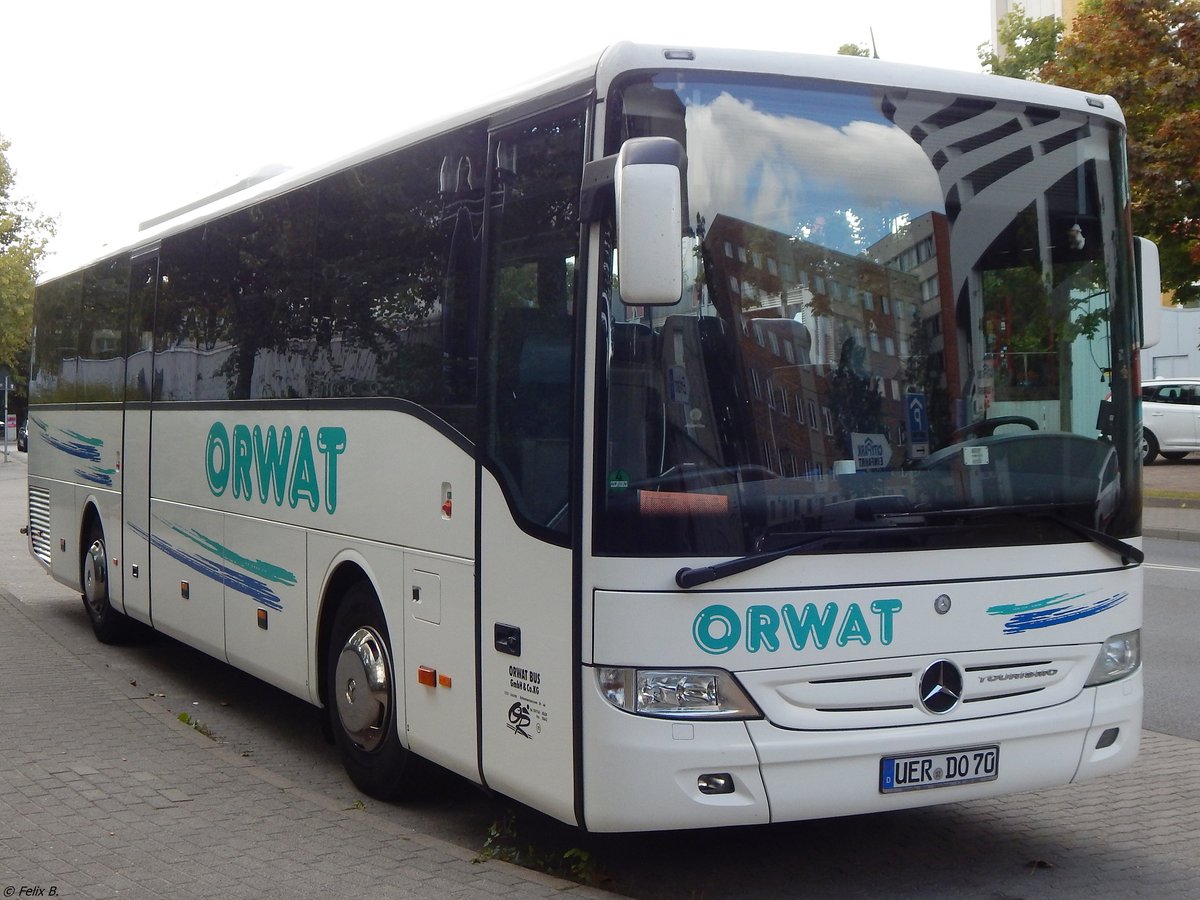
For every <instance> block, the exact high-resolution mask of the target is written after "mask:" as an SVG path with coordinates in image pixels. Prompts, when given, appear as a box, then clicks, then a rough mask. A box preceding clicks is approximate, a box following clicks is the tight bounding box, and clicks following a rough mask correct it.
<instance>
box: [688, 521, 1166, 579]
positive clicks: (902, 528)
mask: <svg viewBox="0 0 1200 900" xmlns="http://www.w3.org/2000/svg"><path fill="white" fill-rule="evenodd" d="M1005 515H1018V516H1032V517H1036V518H1044V519H1049V520H1050V521H1052V522H1054V524H1056V525H1059V526H1061V527H1063V528H1066V529H1067V530H1068V531H1071V532H1073V533H1075V534H1077V535H1079V536H1080V537H1085V538H1087V539H1088V540H1090V541H1092V542H1094V543H1096V544H1099V545H1100V546H1101V547H1104V548H1105V549H1106V550H1109V551H1111V552H1112V553H1113V554H1115V555H1116V556H1118V557H1120V559H1121V564H1122V565H1129V562H1130V560H1132V561H1133V562H1134V563H1135V564H1137V565H1141V563H1143V562H1144V561H1145V559H1146V554H1145V553H1143V552H1142V551H1141V550H1139V549H1138V548H1137V547H1135V546H1133V544H1130V543H1128V542H1127V541H1123V540H1121V539H1120V538H1115V537H1113V536H1112V535H1109V534H1105V533H1104V532H1102V531H1097V530H1096V529H1095V528H1090V527H1089V526H1087V525H1083V524H1080V523H1079V522H1074V521H1072V520H1071V519H1068V518H1067V517H1066V516H1064V515H1062V508H1061V507H1060V506H1056V505H1054V504H1028V505H1025V506H981V507H966V508H963V509H937V510H921V509H916V510H912V511H911V512H905V513H880V514H878V515H877V516H876V519H877V520H878V521H880V522H886V521H887V520H888V519H892V520H896V519H903V520H904V521H905V522H914V521H923V522H925V523H929V522H930V520H931V519H933V520H936V519H939V518H951V519H979V518H989V517H992V516H1005ZM945 527H946V526H945V525H934V524H924V525H916V524H904V525H891V526H886V525H885V526H882V527H875V528H846V529H838V530H833V531H815V532H810V533H809V534H808V536H807V537H806V538H805V539H804V540H802V541H799V542H797V543H795V544H790V545H789V546H787V547H783V548H781V549H779V550H771V551H769V552H766V553H754V554H750V555H748V556H739V557H737V558H736V559H729V560H726V561H725V562H719V563H713V564H712V565H710V566H684V567H683V568H682V569H680V570H679V571H678V572H676V573H675V583H676V584H677V585H679V586H680V587H681V588H694V587H699V586H700V585H702V584H709V583H710V582H713V581H718V580H719V579H722V578H728V577H729V576H730V575H737V574H740V573H741V572H748V571H750V570H751V569H757V568H758V567H759V566H765V565H766V564H767V563H771V562H774V561H775V560H777V559H782V558H783V557H785V556H792V555H794V554H796V553H799V552H801V551H810V550H815V549H817V548H818V547H821V546H824V545H825V544H828V543H831V542H833V541H840V540H842V539H845V538H871V539H872V540H877V539H878V538H879V537H881V536H885V535H886V536H891V535H896V534H904V535H913V534H932V533H936V532H938V531H943V530H944V529H945Z"/></svg>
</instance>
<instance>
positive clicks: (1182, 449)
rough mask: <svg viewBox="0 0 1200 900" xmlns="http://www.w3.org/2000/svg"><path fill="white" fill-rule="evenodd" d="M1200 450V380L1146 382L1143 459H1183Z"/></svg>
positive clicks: (1144, 383) (1146, 461) (1184, 379)
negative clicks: (1160, 457) (1160, 456)
mask: <svg viewBox="0 0 1200 900" xmlns="http://www.w3.org/2000/svg"><path fill="white" fill-rule="evenodd" d="M1198 450H1200V378H1156V379H1154V380H1153V381H1143V382H1142V456H1143V461H1144V462H1145V463H1146V464H1147V465H1149V464H1150V463H1152V462H1153V461H1154V459H1155V457H1157V456H1159V455H1160V454H1161V455H1162V456H1163V457H1164V458H1166V459H1183V457H1185V456H1187V455H1188V454H1189V453H1192V452H1194V451H1198Z"/></svg>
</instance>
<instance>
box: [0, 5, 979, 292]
mask: <svg viewBox="0 0 1200 900" xmlns="http://www.w3.org/2000/svg"><path fill="white" fill-rule="evenodd" d="M990 6H991V4H990V2H989V0H854V2H853V3H830V2H828V0H719V2H717V0H693V2H690V3H687V4H682V3H678V4H670V3H664V2H661V0H657V2H656V0H605V2H600V3H584V2H564V0H507V2H495V0H493V2H486V3H485V2H479V0H450V2H446V0H440V2H439V0H390V2H389V0H323V2H310V0H289V2H278V0H240V2H234V0H205V2H204V3H198V2H182V0H89V2H78V0H6V2H5V3H4V4H3V6H2V7H0V23H2V25H3V30H4V41H3V56H2V57H0V58H2V59H3V63H4V67H3V68H4V74H5V76H6V77H5V80H6V84H5V86H4V88H3V89H0V135H3V136H4V137H5V138H6V139H7V140H8V141H9V142H10V144H11V146H10V148H9V150H8V161H9V163H10V164H11V166H12V167H13V169H14V170H15V172H16V185H15V193H16V195H17V196H19V197H22V198H24V199H27V200H30V201H31V202H32V203H33V204H34V205H35V207H36V208H37V209H38V211H39V212H41V213H42V214H44V215H48V216H51V217H53V218H54V219H55V220H56V223H57V226H56V227H57V234H56V236H55V237H54V239H53V240H52V242H51V245H50V251H51V256H50V257H49V258H48V259H47V260H46V261H45V262H44V264H43V266H42V269H43V270H44V271H46V270H53V269H59V268H62V267H64V266H66V265H70V264H72V263H74V262H76V261H78V262H83V261H85V260H86V259H87V258H91V257H93V256H95V255H97V254H99V252H100V250H101V248H102V247H103V246H104V244H105V243H107V242H109V241H112V242H118V241H123V240H124V239H125V238H127V237H128V236H129V235H130V234H131V233H132V232H133V231H134V230H135V229H136V227H137V224H138V223H139V222H142V221H145V220H147V219H150V218H152V217H154V216H157V215H159V214H161V213H164V212H166V211H168V210H171V209H175V208H178V207H180V206H183V205H184V204H187V203H189V202H191V201H193V200H196V199H198V198H200V197H203V196H206V195H208V194H210V193H212V192H214V191H216V190H219V189H221V188H223V187H225V186H227V185H230V184H233V183H235V182H237V181H239V180H241V179H243V178H246V177H248V176H250V175H251V174H253V173H254V172H256V171H258V170H260V169H262V168H263V167H264V166H267V165H273V164H283V165H288V166H303V165H306V164H309V163H315V162H318V161H320V160H322V159H326V158H333V157H337V156H339V155H341V154H343V153H346V152H349V151H351V150H353V149H355V148H357V147H360V146H364V145H366V144H369V143H372V142H373V141H375V140H377V139H380V138H384V137H387V136H389V135H393V134H396V133H399V132H402V131H405V130H407V129H408V128H411V127H413V126H418V125H422V124H424V123H427V122H431V121H434V120H436V119H437V118H438V117H440V116H441V115H443V114H445V113H453V112H457V111H460V110H464V109H470V108H472V107H474V106H476V105H477V104H479V103H480V102H481V101H483V100H485V99H487V98H488V97H491V96H494V95H497V94H500V93H504V89H505V88H507V87H510V86H518V85H520V84H522V83H524V82H527V81H530V80H532V79H534V78H536V77H537V76H539V75H541V74H543V73H547V72H552V71H554V70H555V69H557V68H560V67H561V66H562V65H564V64H569V63H572V62H575V61H577V60H580V59H582V58H584V57H587V56H591V55H598V54H599V52H600V51H601V50H602V49H603V48H604V47H605V46H607V45H609V44H611V43H614V42H616V41H619V40H634V41H644V42H648V43H654V44H663V45H664V46H666V45H670V46H706V47H711V46H725V47H739V48H747V49H770V50H790V51H795V52H802V53H829V54H832V53H835V52H837V48H838V47H839V46H841V45H842V44H844V43H857V44H867V45H869V44H870V43H871V40H872V33H873V36H874V42H875V47H876V49H877V51H878V53H879V55H880V56H881V57H882V58H884V59H888V60H892V61H895V62H908V63H919V64H923V65H934V66H938V67H942V68H948V69H958V70H961V71H968V72H978V71H979V69H980V66H979V60H978V56H977V54H976V48H977V47H978V46H979V44H981V43H983V42H985V41H987V40H989V38H990V34H991V26H990V21H989V18H988V16H989V10H990Z"/></svg>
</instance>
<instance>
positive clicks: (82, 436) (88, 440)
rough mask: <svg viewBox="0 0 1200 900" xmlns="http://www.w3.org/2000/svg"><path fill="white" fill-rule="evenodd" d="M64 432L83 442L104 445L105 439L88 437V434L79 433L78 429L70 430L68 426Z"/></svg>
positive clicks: (97, 445) (95, 445)
mask: <svg viewBox="0 0 1200 900" xmlns="http://www.w3.org/2000/svg"><path fill="white" fill-rule="evenodd" d="M62 432H63V434H65V435H66V436H67V437H72V438H75V440H77V441H80V442H81V443H84V444H91V445H92V446H93V447H103V446H104V441H103V440H101V439H100V438H96V437H88V436H87V435H86V434H79V433H78V432H76V431H70V430H68V429H66V428H64V429H63V430H62Z"/></svg>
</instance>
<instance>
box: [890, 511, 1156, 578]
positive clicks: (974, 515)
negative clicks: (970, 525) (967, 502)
mask: <svg viewBox="0 0 1200 900" xmlns="http://www.w3.org/2000/svg"><path fill="white" fill-rule="evenodd" d="M913 512H914V514H915V515H919V516H923V517H925V519H926V520H929V519H936V518H940V517H948V518H958V519H980V518H990V517H992V516H1005V515H1016V516H1030V517H1033V518H1038V519H1049V520H1050V521H1051V522H1053V523H1054V524H1055V525H1060V526H1062V527H1063V528H1065V529H1067V530H1068V531H1071V532H1074V533H1075V534H1077V535H1079V536H1080V537H1085V538H1087V539H1088V540H1089V541H1092V542H1093V543H1096V544H1099V545H1100V546H1101V547H1103V548H1104V549H1105V550H1108V551H1110V552H1111V553H1113V554H1115V555H1116V556H1119V557H1120V558H1121V565H1125V566H1127V565H1129V562H1130V560H1132V561H1133V562H1134V563H1135V564H1136V565H1141V564H1142V563H1143V562H1145V560H1146V554H1145V553H1143V552H1142V551H1141V550H1139V549H1138V548H1137V547H1135V546H1133V544H1131V543H1129V542H1128V541H1123V540H1121V539H1120V538H1115V537H1113V536H1112V535H1111V534H1105V533H1104V532H1103V531H1097V530H1096V529H1095V528H1092V527H1091V526H1088V525H1084V524H1083V523H1082V522H1076V521H1075V520H1073V519H1068V518H1067V517H1066V516H1064V515H1063V514H1062V506H1061V505H1059V504H1054V503H1027V504H1025V505H1022V506H977V507H970V506H969V507H965V508H962V509H936V510H926V509H919V508H918V509H916V510H914V511H913Z"/></svg>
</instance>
